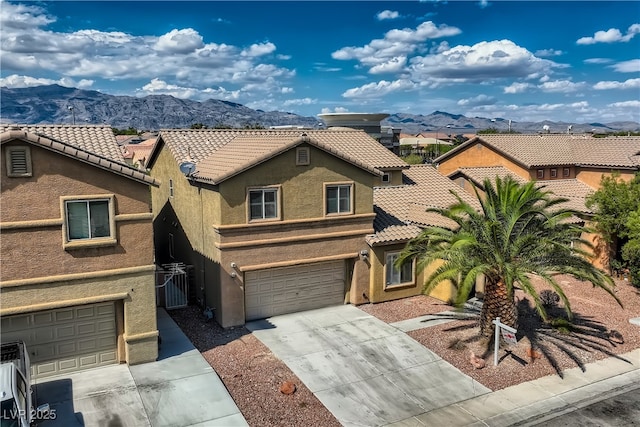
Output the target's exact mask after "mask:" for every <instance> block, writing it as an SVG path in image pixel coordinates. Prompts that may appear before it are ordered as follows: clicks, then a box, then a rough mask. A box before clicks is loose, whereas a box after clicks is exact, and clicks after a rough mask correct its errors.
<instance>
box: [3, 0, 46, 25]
mask: <svg viewBox="0 0 640 427" xmlns="http://www.w3.org/2000/svg"><path fill="white" fill-rule="evenodd" d="M0 4H2V6H0V27H1V28H2V30H3V31H7V30H9V31H12V30H16V29H18V30H28V29H32V28H38V27H41V26H44V25H47V24H50V23H52V22H55V21H56V19H55V18H54V17H51V16H47V15H46V12H45V10H44V9H42V8H40V7H38V6H27V5H24V4H13V3H8V2H6V1H2V2H1V3H0Z"/></svg>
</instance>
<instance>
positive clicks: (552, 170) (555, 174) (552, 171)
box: [550, 168, 558, 178]
mask: <svg viewBox="0 0 640 427" xmlns="http://www.w3.org/2000/svg"><path fill="white" fill-rule="evenodd" d="M550 172H551V178H556V177H557V176H558V169H556V168H551V171H550Z"/></svg>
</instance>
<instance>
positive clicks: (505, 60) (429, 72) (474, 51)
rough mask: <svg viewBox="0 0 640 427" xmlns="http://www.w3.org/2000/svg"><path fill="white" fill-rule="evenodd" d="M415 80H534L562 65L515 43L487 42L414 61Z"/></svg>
mask: <svg viewBox="0 0 640 427" xmlns="http://www.w3.org/2000/svg"><path fill="white" fill-rule="evenodd" d="M410 62H411V66H410V69H411V74H412V78H413V80H415V81H428V80H430V79H435V78H440V79H443V80H450V81H456V80H457V81H478V80H482V81H486V80H487V79H493V78H504V77H510V78H516V77H531V76H532V75H535V74H536V73H537V74H539V73H548V72H550V71H551V69H552V68H554V67H558V64H556V63H554V62H552V61H549V60H547V59H541V58H537V57H536V56H535V55H533V54H532V53H531V52H529V51H528V50H527V49H525V48H523V47H520V46H518V45H516V44H515V43H514V42H512V41H511V40H495V41H489V42H487V41H483V42H480V43H477V44H475V45H473V46H463V45H460V46H455V47H453V48H451V49H449V50H447V51H445V52H442V53H440V54H437V55H430V56H424V57H420V56H418V57H415V58H413V59H411V61H410Z"/></svg>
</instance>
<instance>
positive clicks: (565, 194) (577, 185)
mask: <svg viewBox="0 0 640 427" xmlns="http://www.w3.org/2000/svg"><path fill="white" fill-rule="evenodd" d="M459 175H463V176H465V177H467V178H469V179H471V180H472V181H473V183H474V184H475V185H476V186H478V187H480V188H482V185H483V182H484V179H485V178H489V179H492V180H493V179H495V177H496V176H499V177H500V178H505V177H507V176H510V177H512V178H514V179H515V180H516V181H518V182H519V183H521V184H524V183H525V182H528V181H527V180H525V179H523V178H522V177H520V176H519V175H516V174H515V173H513V172H512V171H510V170H509V169H507V168H505V167H504V166H493V167H486V168H460V169H457V170H455V171H453V172H451V173H450V174H449V175H447V176H448V177H449V178H451V179H453V178H455V177H456V176H459ZM537 184H538V187H544V190H545V191H551V192H552V193H553V194H554V195H556V196H557V197H561V198H565V199H569V200H568V201H566V202H565V203H563V204H562V205H561V206H562V207H563V208H568V209H573V210H576V211H578V212H583V213H592V211H590V210H589V209H587V206H586V198H587V196H588V195H589V194H591V193H593V192H594V191H595V190H594V189H593V188H591V187H589V186H588V185H587V184H585V183H583V182H581V181H578V180H577V179H575V178H574V179H555V180H548V181H537Z"/></svg>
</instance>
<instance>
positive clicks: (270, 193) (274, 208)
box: [249, 188, 279, 220]
mask: <svg viewBox="0 0 640 427" xmlns="http://www.w3.org/2000/svg"><path fill="white" fill-rule="evenodd" d="M278 216H279V214H278V189H277V188H261V189H254V190H249V220H260V219H277V218H278Z"/></svg>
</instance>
